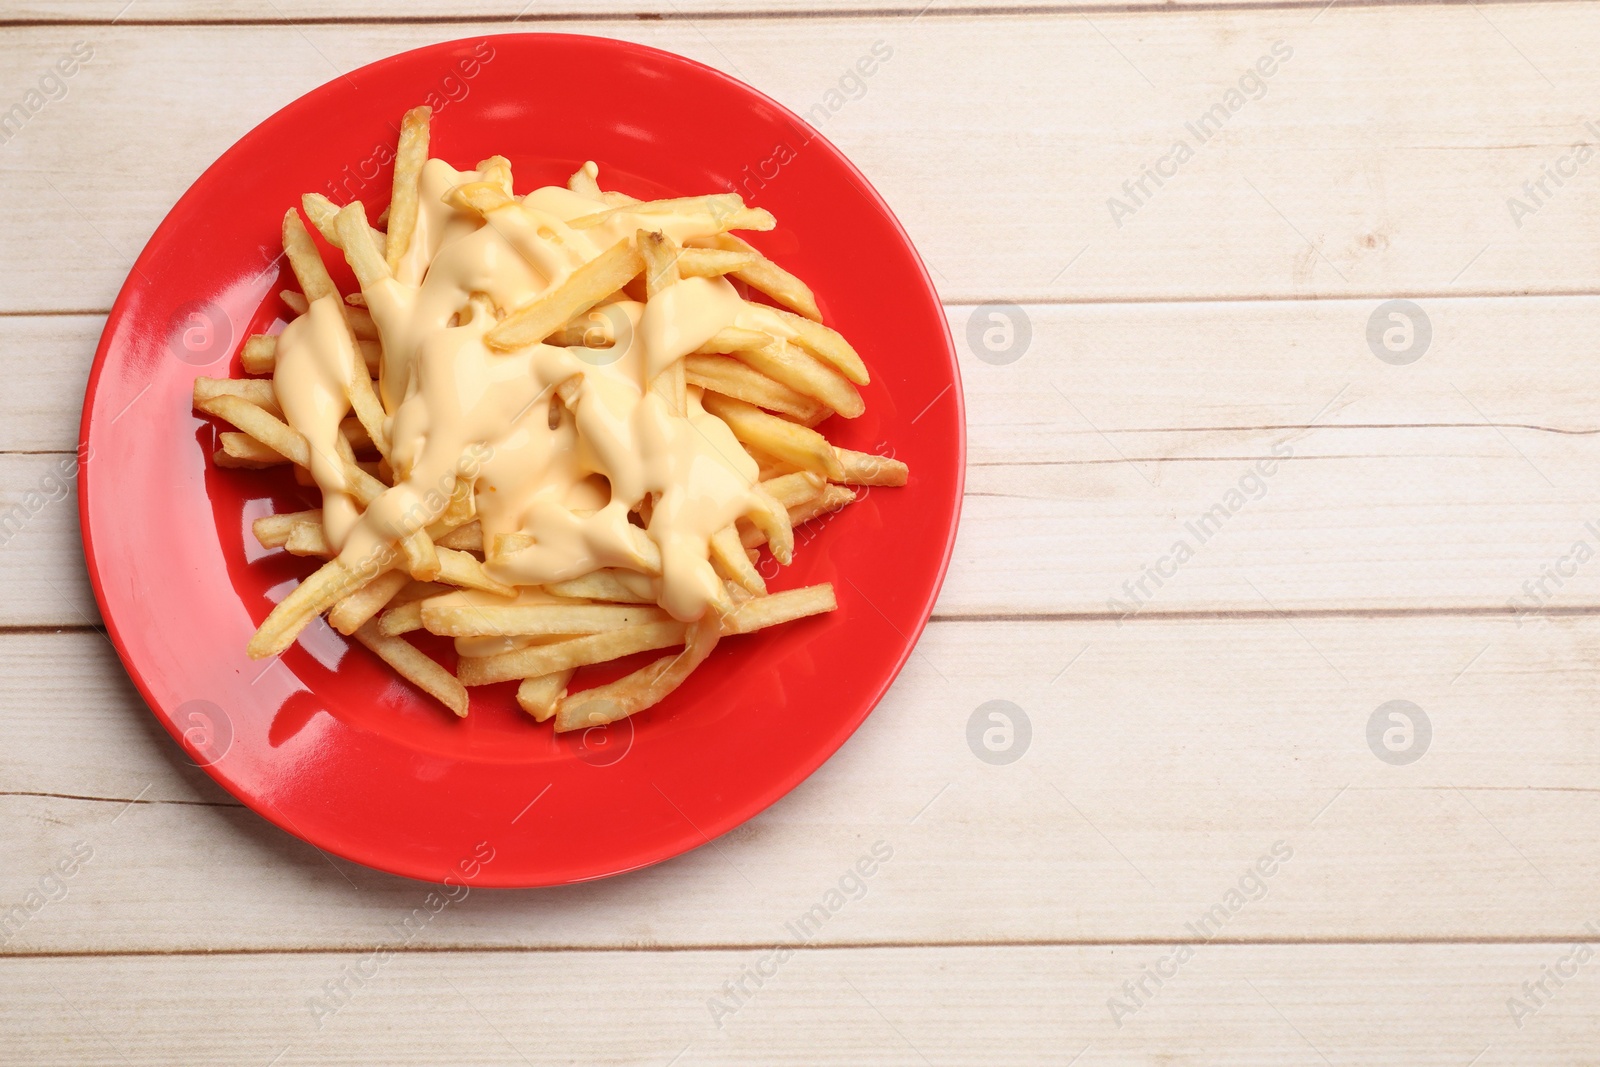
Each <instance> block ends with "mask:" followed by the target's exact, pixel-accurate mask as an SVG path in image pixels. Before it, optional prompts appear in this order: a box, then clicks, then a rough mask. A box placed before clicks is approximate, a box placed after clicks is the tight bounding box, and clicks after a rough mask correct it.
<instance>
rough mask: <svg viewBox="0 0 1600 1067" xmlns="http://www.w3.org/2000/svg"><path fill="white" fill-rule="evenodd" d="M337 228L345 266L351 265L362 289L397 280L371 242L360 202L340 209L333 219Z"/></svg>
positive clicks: (365, 216) (364, 211)
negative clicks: (390, 279)
mask: <svg viewBox="0 0 1600 1067" xmlns="http://www.w3.org/2000/svg"><path fill="white" fill-rule="evenodd" d="M334 228H335V230H336V231H337V232H338V234H339V241H340V244H339V247H340V248H342V249H344V258H345V262H347V263H349V264H350V270H351V271H352V272H353V273H354V274H355V276H356V281H357V282H358V283H360V285H361V288H363V289H369V288H371V287H373V286H376V285H379V284H381V283H382V282H384V281H387V280H388V279H389V278H392V277H394V272H393V270H392V268H390V266H389V264H388V262H387V260H386V259H385V258H384V256H383V255H382V254H381V253H380V252H379V251H378V246H377V245H376V244H374V243H373V241H372V233H371V230H370V228H369V227H368V226H367V212H366V209H365V208H363V207H362V206H361V201H359V200H357V201H356V202H355V203H352V204H346V205H345V206H344V207H343V208H342V209H340V211H339V214H338V215H337V216H336V217H335V219H334Z"/></svg>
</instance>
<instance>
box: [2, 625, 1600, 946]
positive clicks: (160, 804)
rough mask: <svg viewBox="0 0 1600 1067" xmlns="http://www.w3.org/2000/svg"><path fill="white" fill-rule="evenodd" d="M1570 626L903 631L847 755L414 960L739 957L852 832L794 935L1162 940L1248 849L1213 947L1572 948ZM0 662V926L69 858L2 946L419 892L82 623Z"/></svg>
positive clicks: (186, 929) (351, 916)
mask: <svg viewBox="0 0 1600 1067" xmlns="http://www.w3.org/2000/svg"><path fill="white" fill-rule="evenodd" d="M1597 638H1600V620H1597V619H1595V618H1593V617H1589V618H1581V619H1576V618H1561V619H1555V620H1552V621H1550V622H1549V623H1547V624H1544V625H1542V626H1537V627H1535V626H1529V627H1525V628H1523V629H1520V630H1519V629H1518V628H1517V626H1516V625H1515V624H1514V623H1512V622H1510V621H1509V620H1505V619H1495V618H1420V619H1401V620H1385V621H1384V622H1382V623H1360V624H1353V623H1352V622H1351V620H1349V619H1301V620H1294V621H1284V620H1265V619H1254V620H1236V621H1209V620H1170V621H1159V620H1158V621H1142V622H1140V623H1138V624H1135V625H1129V626H1124V627H1122V628H1120V629H1119V628H1118V627H1116V626H1114V625H1112V624H1109V623H1098V624H1096V623H1037V622H1034V623H935V624H933V625H932V626H931V627H930V628H929V630H928V632H927V634H926V636H925V637H924V639H923V641H922V643H921V645H920V648H919V652H918V654H917V655H916V656H915V657H914V658H913V660H912V663H911V665H910V666H909V667H908V668H907V670H906V672H905V673H904V674H903V675H902V677H901V678H900V680H899V681H898V682H897V683H896V684H895V686H894V688H893V689H892V690H891V693H890V695H889V696H888V698H887V699H886V700H885V701H884V702H883V704H882V705H881V706H880V707H879V708H878V709H877V711H875V712H874V714H873V715H872V716H871V718H870V719H869V720H868V721H867V723H866V724H865V725H864V726H863V727H862V729H861V730H860V731H859V732H858V733H857V735H856V736H855V737H854V738H853V739H852V740H851V741H850V742H849V743H847V744H846V745H845V747H844V748H843V749H842V750H841V751H840V752H839V754H838V755H836V756H835V757H834V758H833V759H832V760H830V761H829V762H828V763H827V764H826V765H825V766H824V767H823V768H822V769H821V770H820V771H819V772H818V773H817V774H816V775H814V776H813V777H812V778H811V779H809V780H808V781H807V782H806V783H804V784H803V785H802V786H800V787H799V788H798V789H796V790H795V791H794V792H793V793H792V794H790V795H789V796H788V797H787V798H785V799H784V800H782V801H780V802H779V803H778V804H777V805H775V806H774V807H773V808H771V809H770V810H768V811H767V812H765V813H764V814H762V815H761V816H759V817H758V818H756V819H755V820H753V821H752V822H751V823H749V824H747V825H746V826H745V827H743V828H741V829H740V830H737V831H735V832H733V833H731V834H729V835H727V836H726V837H724V838H722V839H720V840H718V841H717V842H716V843H715V844H714V845H712V846H709V847H703V848H701V849H699V850H697V851H695V852H693V853H690V854H689V855H687V856H684V857H682V858H680V859H677V860H674V861H672V862H669V863H667V864H664V865H661V866H659V867H657V868H654V869H651V870H648V871H643V872H638V873H636V874H632V875H628V876H624V877H621V878H614V879H609V880H606V881H604V882H601V883H596V884H591V885H583V886H573V887H568V888H563V889H557V890H548V891H530V892H512V891H485V892H484V893H482V894H479V895H474V897H473V898H472V900H471V902H470V903H469V904H467V905H465V906H464V907H462V908H461V909H459V910H457V911H453V912H452V914H451V916H450V919H449V921H448V922H447V923H446V922H441V923H439V924H438V925H436V926H430V927H429V928H428V930H427V931H426V933H425V935H423V939H422V940H420V941H419V942H418V944H419V945H427V946H428V947H445V948H459V947H469V946H490V947H513V946H515V947H525V946H536V947H560V946H580V947H596V946H609V947H635V946H652V947H659V946H664V945H696V944H714V945H721V944H761V943H762V942H763V941H766V940H769V939H772V938H776V937H781V936H782V934H783V931H784V929H785V923H786V922H787V921H790V920H794V919H797V918H798V917H799V916H801V915H803V914H805V913H806V912H807V911H808V909H810V908H811V906H812V905H813V904H815V903H816V902H817V901H818V900H819V899H821V898H823V897H824V896H825V895H826V894H827V892H828V891H829V890H830V889H832V888H835V887H836V886H838V884H839V882H840V880H841V878H844V877H845V876H846V875H848V874H849V872H850V869H851V867H852V865H853V864H854V863H855V862H856V861H857V860H858V859H860V858H861V857H863V856H864V855H867V854H869V853H870V852H871V850H872V848H873V847H874V845H876V844H878V843H880V842H881V843H882V845H881V847H882V848H884V849H887V850H888V851H890V852H892V858H891V859H889V860H887V861H885V862H883V863H881V864H879V865H878V870H877V872H876V873H875V874H874V876H873V877H872V878H871V879H870V880H869V881H868V882H867V883H866V885H865V887H864V895H862V896H861V899H859V900H853V901H851V902H850V903H849V904H848V905H847V906H845V907H844V908H843V909H842V910H838V911H837V913H836V914H835V915H834V916H833V917H832V918H830V919H828V920H827V923H826V925H825V926H824V927H823V928H822V930H821V932H820V934H818V936H817V940H818V941H819V943H830V944H840V943H843V944H850V943H882V942H890V943H918V942H946V941H955V942H987V941H1006V942H1015V941H1031V940H1041V939H1042V940H1047V941H1084V940H1090V941H1094V940H1146V939H1156V940H1165V939H1174V938H1182V937H1183V936H1185V934H1184V931H1185V924H1186V923H1189V922H1197V921H1199V920H1200V919H1201V918H1202V917H1203V916H1204V915H1205V914H1206V913H1207V912H1208V911H1209V910H1210V909H1211V908H1212V907H1213V906H1214V905H1216V904H1217V903H1218V902H1219V901H1222V900H1224V899H1225V898H1226V897H1227V895H1228V893H1229V891H1230V890H1235V889H1237V888H1238V886H1239V884H1240V881H1241V879H1242V878H1244V877H1245V876H1246V875H1247V874H1249V872H1250V869H1251V867H1252V865H1253V864H1255V863H1256V862H1257V861H1258V860H1260V859H1261V858H1262V857H1263V856H1267V855H1269V854H1271V852H1272V850H1273V849H1274V847H1275V846H1276V847H1278V848H1280V849H1286V850H1288V851H1290V852H1291V853H1292V858H1288V859H1285V860H1284V862H1282V863H1281V864H1279V865H1278V870H1277V872H1276V874H1275V875H1274V876H1273V877H1270V878H1268V879H1266V880H1265V882H1264V887H1263V888H1261V890H1260V899H1255V900H1252V901H1251V902H1250V903H1248V904H1247V905H1246V906H1245V907H1244V908H1243V910H1242V911H1240V912H1238V913H1237V914H1236V915H1235V916H1233V917H1232V918H1231V919H1230V920H1229V921H1228V922H1227V923H1226V925H1225V927H1222V928H1219V929H1220V930H1221V936H1224V937H1225V938H1226V939H1229V940H1236V939H1245V940H1253V939H1261V938H1269V939H1289V940H1299V939H1305V938H1360V939H1373V938H1473V937H1489V938H1525V937H1544V938H1556V939H1559V938H1562V937H1567V936H1571V935H1572V934H1573V933H1574V932H1575V931H1579V930H1581V929H1582V924H1583V923H1584V922H1585V921H1586V920H1588V919H1589V918H1591V917H1593V912H1594V894H1593V878H1592V872H1593V860H1592V854H1593V850H1592V847H1591V845H1590V841H1589V837H1590V827H1591V826H1592V823H1593V820H1594V818H1595V817H1596V816H1600V791H1597V790H1596V789H1595V788H1594V782H1595V780H1596V778H1597V777H1600V733H1597V728H1596V726H1595V723H1594V716H1593V713H1592V704H1593V691H1594V682H1593V678H1594V671H1595V669H1596V666H1597V657H1600V653H1597V651H1596V649H1597V647H1600V640H1597ZM0 657H3V659H4V662H5V663H6V671H7V677H8V686H7V688H6V691H5V693H4V695H3V697H0V701H3V704H0V752H3V753H4V754H5V755H4V757H3V758H4V764H3V766H4V770H3V781H4V782H5V783H6V784H5V791H6V792H7V793H9V794H10V795H6V796H0V819H3V824H4V825H5V826H7V827H9V828H10V829H9V830H8V831H7V834H8V863H7V865H6V868H5V871H4V872H3V873H0V914H3V913H4V912H5V911H6V909H7V908H9V907H11V906H12V904H13V903H15V902H17V901H20V900H22V899H24V897H25V895H26V892H27V890H28V889H29V887H30V886H32V885H33V884H34V883H36V882H37V881H38V879H39V878H41V877H42V876H44V875H45V874H47V873H48V871H49V870H50V868H51V867H52V865H53V864H55V863H56V862H57V861H58V860H59V859H61V858H62V857H65V856H68V855H69V854H70V853H71V852H72V850H73V848H74V846H77V845H79V843H80V842H81V843H85V844H87V845H88V846H89V847H90V848H92V850H93V860H92V862H89V863H87V864H86V865H85V866H84V868H83V870H82V871H81V872H80V873H79V874H78V875H77V876H76V877H75V878H74V879H73V880H72V884H71V886H70V894H69V896H68V897H67V899H65V900H63V901H61V902H60V903H59V904H52V905H51V906H49V907H47V908H45V909H43V910H42V911H40V912H39V913H38V914H37V915H35V916H33V917H31V918H30V919H29V920H28V921H27V922H26V923H24V924H22V925H21V927H20V928H19V929H17V930H15V931H12V932H11V936H10V937H9V940H8V942H7V944H6V945H5V948H4V951H5V952H8V953H38V952H45V953H49V952H61V951H169V950H186V951H198V950H205V949H208V948H209V949H221V948H228V949H239V948H248V949H276V948H294V947H318V948H354V947H360V946H370V945H373V944H375V943H377V942H379V941H381V940H382V939H383V938H384V937H385V934H384V930H385V928H386V924H388V923H389V922H391V921H392V920H393V919H394V917H395V916H396V915H399V914H404V913H405V912H406V911H408V910H409V909H410V908H411V907H413V906H415V903H416V900H417V899H418V898H419V897H421V896H423V895H425V894H426V892H427V887H425V886H422V885H419V884H418V883H415V882H410V881H406V880H403V879H398V878H394V877H390V876H387V875H383V874H379V873H377V872H374V871H369V870H365V869H362V868H359V867H357V866H355V865H354V864H350V863H346V862H344V861H342V860H332V859H329V858H328V857H326V856H324V855H322V854H320V853H318V852H317V851H316V850H315V849H313V848H311V847H309V846H306V845H304V844H302V843H301V842H299V841H297V840H295V839H293V838H291V837H290V836H288V835H287V834H285V833H283V832H281V831H279V830H277V829H275V828H273V827H271V826H270V825H268V824H267V823H266V822H265V821H263V820H262V819H260V818H259V817H258V816H256V815H254V814H253V813H251V812H249V811H247V810H245V809H242V808H240V807H237V806H235V805H234V803H233V801H232V800H231V798H229V797H228V796H227V795H226V794H224V793H223V792H222V791H221V790H220V789H218V788H217V787H216V786H215V785H213V784H212V783H211V782H210V780H209V779H207V778H205V777H204V776H203V775H202V773H201V772H200V771H198V770H196V769H194V768H192V767H189V766H188V765H187V764H186V763H185V762H184V760H183V758H182V756H181V755H180V753H179V751H178V749H177V747H176V746H175V745H174V744H173V743H172V742H171V741H170V740H169V739H168V738H167V736H166V734H165V733H164V732H163V731H162V730H161V729H160V728H159V727H158V726H157V725H156V724H155V722H154V720H153V719H152V718H151V717H150V716H149V715H148V714H147V713H146V712H145V711H144V709H143V708H142V707H141V706H140V704H139V701H138V698H137V697H136V696H135V695H134V694H133V693H132V691H131V687H130V686H129V685H128V683H127V681H126V679H125V677H124V676H123V675H122V672H121V669H120V667H119V665H118V664H117V663H116V661H115V659H114V658H113V656H112V654H111V651H110V649H109V647H108V645H107V644H106V643H105V642H104V641H103V640H102V639H101V638H100V637H98V636H97V635H94V634H69V635H59V636H57V635H12V636H7V637H4V638H3V639H0ZM1396 699H1402V700H1409V701H1412V702H1414V703H1415V704H1416V705H1418V706H1419V707H1421V708H1422V709H1423V712H1424V714H1425V715H1426V716H1428V718H1429V720H1430V721H1431V723H1432V730H1433V734H1432V740H1431V742H1430V743H1429V747H1428V748H1427V749H1426V751H1425V753H1424V755H1423V757H1422V758H1421V759H1420V760H1418V761H1417V762H1414V763H1412V764H1410V765H1408V766H1394V765H1390V764H1388V763H1386V762H1383V761H1382V760H1380V759H1379V758H1377V756H1376V755H1375V754H1374V752H1373V751H1372V750H1371V749H1370V748H1369V747H1368V740H1367V730H1368V723H1369V719H1370V718H1371V717H1372V715H1373V713H1374V711H1375V710H1376V709H1377V708H1378V707H1379V706H1380V705H1382V704H1385V703H1387V702H1388V701H1391V700H1396ZM993 700H1005V701H1010V702H1012V703H1014V704H1015V705H1016V706H1017V707H1019V708H1021V709H1022V714H1023V715H1025V716H1026V717H1027V719H1028V720H1029V723H1030V724H1031V741H1028V742H1027V743H1026V746H1025V748H1024V749H1023V756H1022V758H1021V759H1020V760H1018V761H1017V762H1014V763H1012V764H1009V765H1004V766H997V765H990V764H988V763H985V762H982V761H981V760H979V759H978V758H977V757H976V755H975V753H974V750H972V749H971V748H970V747H969V742H968V730H969V721H970V720H971V719H972V718H973V717H974V714H975V713H976V712H977V710H978V709H979V708H980V706H982V705H985V704H986V703H988V702H989V701H993ZM41 707H48V708H50V709H51V714H50V715H49V717H48V718H46V717H41V716H40V715H39V714H38V713H37V709H39V708H41ZM1510 708H1514V709H1516V718H1515V720H1514V721H1513V720H1510V719H1508V717H1507V709H1510ZM228 710H229V711H230V713H231V714H236V715H240V716H247V715H255V714H260V713H261V711H260V709H249V708H233V709H228ZM1013 717H1014V718H1015V717H1016V716H1015V713H1013ZM980 725H981V726H987V725H989V723H988V721H987V720H984V721H983V722H981V723H980ZM1384 725H1385V726H1387V725H1388V722H1387V720H1385V723H1384ZM134 800H137V801H138V802H137V803H131V804H130V803H129V802H130V801H134ZM689 817H691V818H692V817H694V813H693V812H692V811H691V812H690V813H689ZM486 837H487V838H491V841H490V843H491V845H492V846H493V847H495V848H497V849H500V850H506V851H510V850H514V849H518V848H527V847H537V843H536V842H529V841H526V840H524V839H523V838H522V837H521V836H520V835H519V833H518V832H517V831H514V830H512V829H511V828H510V827H507V829H506V832H505V834H503V835H501V836H498V837H495V836H494V835H492V834H488V833H486ZM1420 887H1426V888H1425V890H1424V889H1422V888H1420ZM848 888H850V889H851V892H852V893H853V894H854V893H855V887H853V886H852V887H848ZM1246 888H1247V889H1248V890H1249V891H1250V893H1251V894H1252V895H1253V896H1254V895H1257V887H1255V886H1254V885H1251V886H1247V887H1246ZM708 900H715V901H716V902H717V904H716V906H715V907H714V908H708V907H707V905H706V902H707V901H708Z"/></svg>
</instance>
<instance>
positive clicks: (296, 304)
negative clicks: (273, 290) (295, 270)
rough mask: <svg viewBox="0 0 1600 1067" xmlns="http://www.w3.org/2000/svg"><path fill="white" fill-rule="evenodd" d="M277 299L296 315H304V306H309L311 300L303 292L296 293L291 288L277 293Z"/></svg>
mask: <svg viewBox="0 0 1600 1067" xmlns="http://www.w3.org/2000/svg"><path fill="white" fill-rule="evenodd" d="M278 299H279V300H282V301H283V304H284V306H285V307H287V308H288V309H289V310H290V311H292V312H294V313H295V314H296V315H304V314H305V313H306V308H308V307H310V306H311V302H310V301H309V300H307V299H306V298H305V296H304V295H303V294H301V293H297V292H295V291H294V290H293V289H285V290H283V291H282V292H281V293H279V294H278Z"/></svg>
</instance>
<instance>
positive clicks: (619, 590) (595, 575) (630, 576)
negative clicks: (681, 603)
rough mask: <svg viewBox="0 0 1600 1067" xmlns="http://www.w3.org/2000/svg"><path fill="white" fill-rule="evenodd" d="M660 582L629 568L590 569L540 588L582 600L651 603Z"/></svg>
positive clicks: (557, 594) (657, 594) (653, 601)
mask: <svg viewBox="0 0 1600 1067" xmlns="http://www.w3.org/2000/svg"><path fill="white" fill-rule="evenodd" d="M660 585H661V583H660V582H659V581H657V580H656V579H654V578H648V577H646V576H645V575H642V574H635V573H633V572H632V571H618V570H598V571H590V572H589V573H588V574H585V575H584V576H583V577H582V578H571V579H568V580H567V581H564V582H551V583H550V584H548V585H546V586H545V587H544V588H545V590H546V591H547V592H550V593H554V594H555V595H556V596H565V597H574V598H581V599H585V600H609V601H614V602H616V603H621V604H654V603H655V602H656V599H657V598H658V597H659V596H660V595H661V591H660Z"/></svg>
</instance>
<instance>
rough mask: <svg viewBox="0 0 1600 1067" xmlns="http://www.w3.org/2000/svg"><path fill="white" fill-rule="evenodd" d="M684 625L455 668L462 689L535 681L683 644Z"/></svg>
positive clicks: (470, 661)
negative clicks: (543, 677)
mask: <svg viewBox="0 0 1600 1067" xmlns="http://www.w3.org/2000/svg"><path fill="white" fill-rule="evenodd" d="M685 630H686V628H685V625H684V624H683V623H681V622H650V623H645V624H644V625H643V626H630V627H628V628H627V629H624V630H607V631H606V632H605V633H598V634H589V635H588V636H586V637H574V638H572V639H571V640H570V641H555V642H552V643H550V644H548V645H532V646H530V647H528V648H519V649H517V650H516V651H514V652H502V653H500V654H499V655H496V656H465V657H463V658H462V660H461V662H460V664H459V666H457V668H456V675H457V676H458V677H459V678H460V679H461V683H462V684H463V685H493V684H494V683H495V682H509V681H511V680H512V679H513V678H535V677H538V676H539V675H542V674H553V673H555V672H556V671H564V670H567V669H569V668H573V667H583V666H587V665H588V664H591V663H604V662H605V661H606V660H611V659H619V658H621V657H622V656H631V655H633V654H634V653H635V652H649V651H651V650H653V649H657V648H669V647H671V646H673V645H681V644H683V638H684V633H685Z"/></svg>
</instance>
